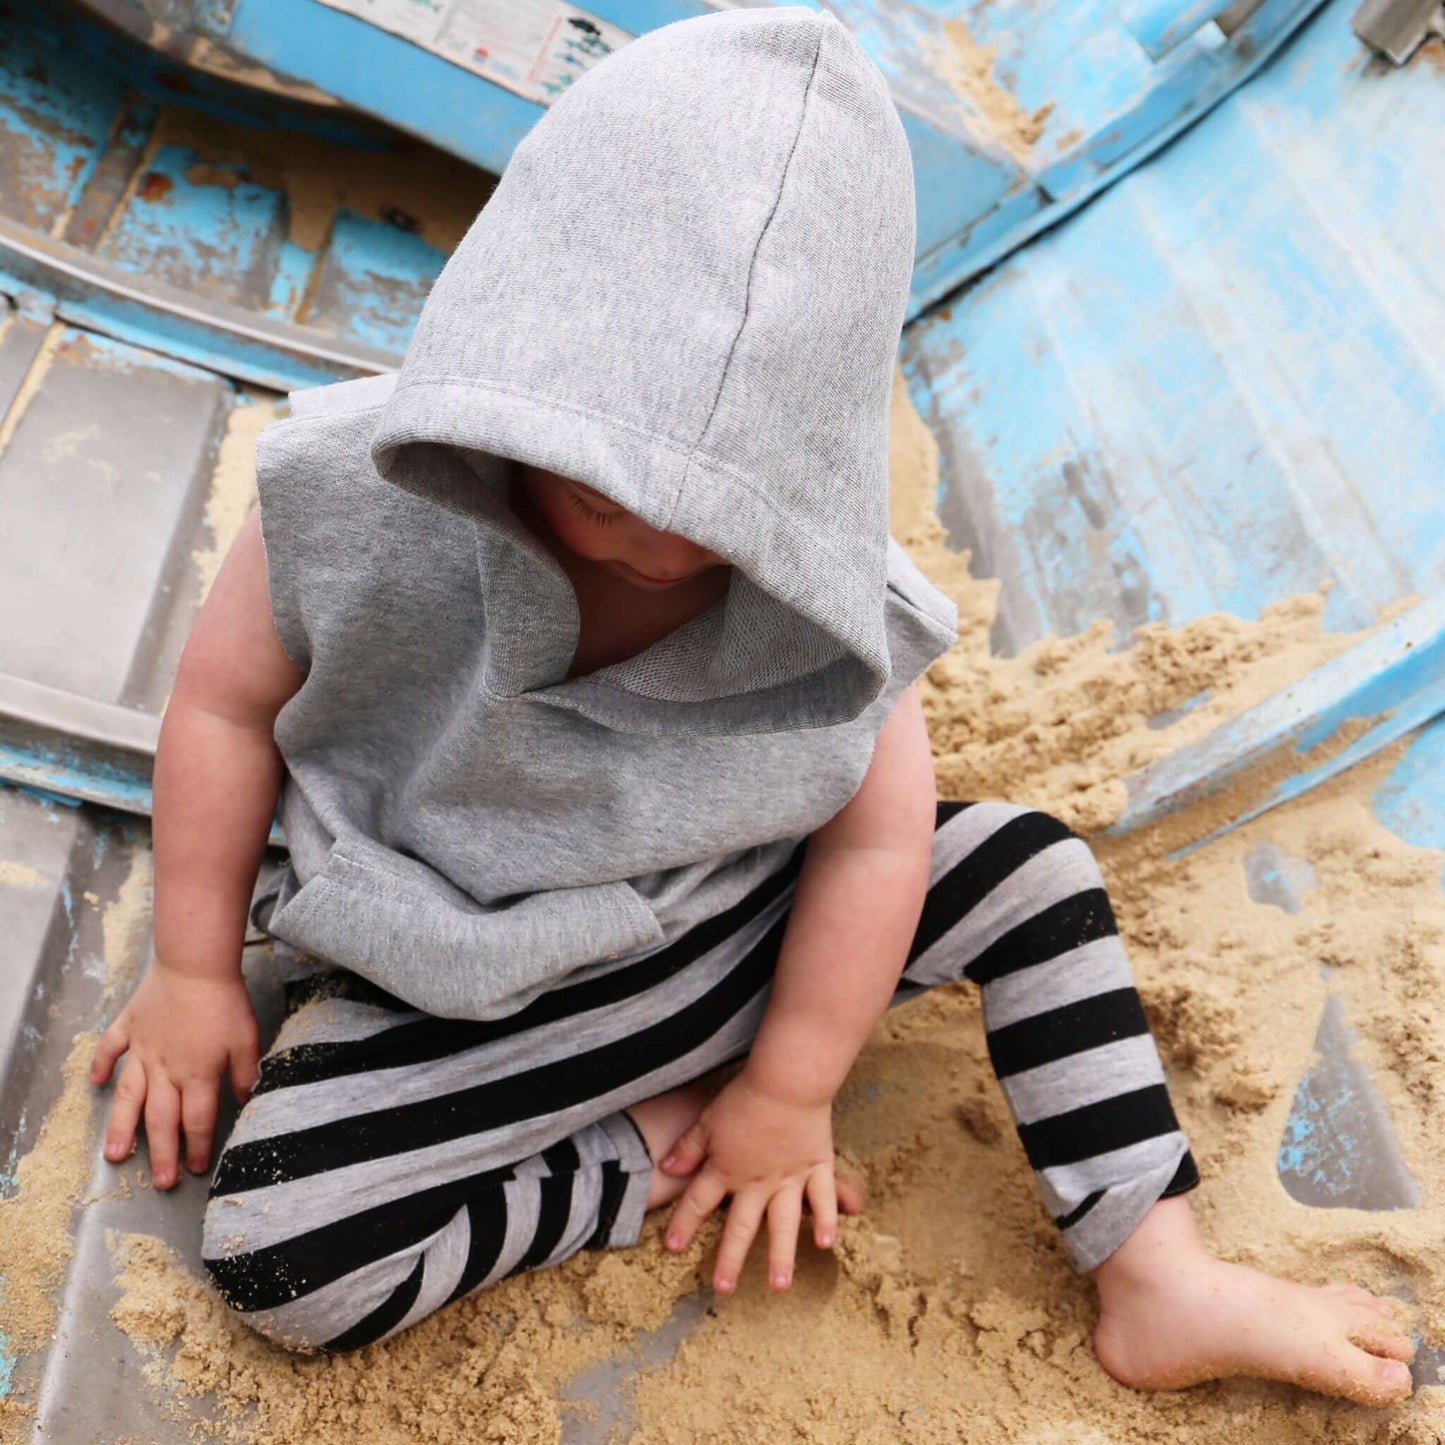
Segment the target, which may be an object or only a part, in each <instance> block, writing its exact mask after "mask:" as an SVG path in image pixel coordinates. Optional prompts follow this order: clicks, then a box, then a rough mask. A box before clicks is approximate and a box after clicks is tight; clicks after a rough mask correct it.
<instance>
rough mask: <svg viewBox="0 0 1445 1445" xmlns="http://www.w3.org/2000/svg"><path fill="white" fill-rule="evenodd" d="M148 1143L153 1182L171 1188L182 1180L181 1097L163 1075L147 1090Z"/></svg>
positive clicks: (153, 1080) (155, 1078) (151, 1082)
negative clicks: (178, 1179)
mask: <svg viewBox="0 0 1445 1445" xmlns="http://www.w3.org/2000/svg"><path fill="white" fill-rule="evenodd" d="M145 1112H146V1144H147V1145H148V1146H149V1148H150V1154H151V1183H153V1184H154V1185H155V1187H156V1188H157V1189H169V1188H170V1187H171V1186H172V1185H173V1184H174V1183H175V1182H176V1180H177V1178H178V1177H179V1174H180V1171H179V1169H178V1167H177V1163H176V1159H177V1156H178V1154H179V1152H180V1151H179V1148H178V1144H179V1140H178V1138H177V1136H178V1135H179V1133H180V1123H181V1096H180V1094H179V1093H177V1092H176V1086H175V1085H174V1084H173V1083H171V1081H170V1080H169V1079H167V1078H166V1077H165V1076H164V1075H161V1074H157V1075H156V1076H155V1077H153V1078H151V1079H150V1080H149V1087H148V1088H147V1090H146V1111H145Z"/></svg>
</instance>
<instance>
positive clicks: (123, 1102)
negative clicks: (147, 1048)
mask: <svg viewBox="0 0 1445 1445" xmlns="http://www.w3.org/2000/svg"><path fill="white" fill-rule="evenodd" d="M145 1101H146V1071H145V1070H144V1069H143V1068H142V1067H141V1065H140V1060H139V1059H136V1058H129V1059H127V1060H126V1061H125V1063H124V1064H122V1065H121V1070H120V1078H119V1079H117V1080H116V1085H115V1097H114V1098H113V1099H112V1100H111V1101H110V1117H109V1118H108V1119H107V1120H106V1125H105V1157H106V1158H107V1159H109V1160H110V1162H111V1163H112V1164H118V1163H120V1161H121V1160H122V1159H124V1158H125V1157H126V1156H127V1155H128V1154H129V1153H130V1151H131V1149H132V1148H133V1147H134V1145H135V1126H136V1125H137V1124H138V1123H139V1122H140V1111H141V1110H142V1109H143V1108H144V1107H145Z"/></svg>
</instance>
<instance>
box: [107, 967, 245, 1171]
mask: <svg viewBox="0 0 1445 1445" xmlns="http://www.w3.org/2000/svg"><path fill="white" fill-rule="evenodd" d="M259 1053H260V1049H259V1040H258V1037H257V1031H256V1016H255V1014H254V1013H253V1012H252V1010H251V1001H250V999H249V998H248V997H247V996H246V987H245V985H244V984H243V983H242V982H241V976H240V972H239V970H238V971H237V972H236V974H235V976H234V977H230V976H228V977H224V978H216V977H207V976H197V975H191V974H184V973H178V972H176V971H175V970H174V969H171V968H168V967H166V965H165V964H163V963H161V962H160V961H159V960H157V961H156V962H155V963H153V964H152V965H151V966H150V968H149V969H148V970H147V971H146V975H145V977H144V978H143V979H141V982H140V987H139V988H137V989H136V991H135V993H133V994H132V995H131V997H130V1000H129V1001H128V1002H127V1004H126V1006H125V1007H124V1008H123V1009H122V1010H121V1011H120V1015H119V1017H118V1018H117V1019H116V1020H115V1022H114V1023H113V1024H111V1026H110V1027H109V1028H108V1029H107V1030H106V1031H105V1033H103V1034H102V1035H101V1038H100V1043H99V1044H98V1045H97V1046H96V1050H95V1058H94V1059H93V1060H92V1062H91V1065H90V1078H91V1082H92V1083H94V1084H104V1083H105V1082H106V1081H107V1080H108V1079H109V1078H110V1075H111V1070H112V1069H113V1068H114V1067H115V1061H116V1060H117V1059H118V1058H119V1057H120V1056H121V1055H122V1054H127V1058H126V1061H125V1063H124V1064H123V1065H122V1066H121V1070H120V1080H119V1082H118V1083H117V1084H116V1089H115V1099H114V1101H113V1102H112V1104H111V1106H110V1119H109V1121H108V1123H107V1125H106V1130H105V1157H106V1158H107V1159H109V1160H111V1161H112V1162H119V1161H120V1160H122V1159H124V1158H125V1157H126V1155H128V1154H129V1153H130V1151H131V1149H132V1147H133V1145H134V1143H135V1131H136V1124H137V1122H138V1121H139V1120H140V1117H141V1112H142V1110H144V1112H145V1126H146V1139H147V1141H148V1142H149V1144H150V1155H151V1178H152V1180H153V1181H154V1183H155V1186H156V1188H157V1189H169V1188H171V1186H172V1185H174V1184H175V1183H176V1182H177V1180H178V1179H179V1177H180V1170H179V1168H178V1164H177V1160H178V1157H179V1153H180V1150H179V1139H178V1131H179V1130H182V1129H183V1130H184V1131H185V1136H186V1166H187V1168H189V1169H190V1170H191V1172H192V1173H195V1174H199V1173H201V1172H203V1171H204V1170H205V1169H206V1167H207V1165H208V1164H209V1163H210V1159H211V1140H212V1138H213V1137H214V1135H215V1132H216V1109H217V1103H218V1100H219V1097H220V1088H221V1078H222V1076H223V1075H224V1074H225V1073H226V1070H227V1069H228V1068H229V1069H230V1072H231V1088H232V1090H233V1091H234V1093H235V1095H236V1098H237V1101H238V1102H240V1101H244V1100H245V1098H246V1096H247V1095H248V1094H249V1093H250V1092H251V1086H252V1085H253V1084H254V1083H255V1082H256V1072H257V1063H258V1059H259Z"/></svg>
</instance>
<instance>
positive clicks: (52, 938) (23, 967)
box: [0, 789, 85, 1182]
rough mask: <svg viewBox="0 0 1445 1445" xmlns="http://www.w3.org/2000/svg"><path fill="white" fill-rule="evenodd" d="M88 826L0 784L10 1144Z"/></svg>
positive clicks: (2, 1112) (4, 1100)
mask: <svg viewBox="0 0 1445 1445" xmlns="http://www.w3.org/2000/svg"><path fill="white" fill-rule="evenodd" d="M83 831H85V830H84V828H83V826H82V818H81V815H80V813H79V812H78V811H77V810H75V809H70V808H60V807H58V806H57V805H55V804H53V803H52V804H46V803H44V802H42V801H40V800H39V799H37V798H32V797H27V796H26V795H25V794H23V793H18V792H14V791H12V790H10V789H0V1146H3V1147H5V1148H9V1147H10V1145H11V1141H12V1140H14V1139H15V1138H16V1136H17V1135H18V1133H19V1128H20V1122H21V1116H22V1114H23V1113H24V1112H25V1109H26V1104H27V1101H28V1099H29V1094H30V1089H29V1085H30V1083H31V1079H32V1076H33V1074H34V1068H35V1061H36V1056H37V1054H38V1052H39V1047H38V1046H39V1042H40V1040H41V1038H42V1036H43V1034H44V1033H45V1031H46V1029H45V1024H46V1020H45V1018H44V1012H43V1011H44V1006H45V995H46V993H47V991H48V990H47V989H46V988H45V987H44V985H43V983H42V981H41V978H40V974H41V972H42V969H41V964H40V960H41V959H43V958H45V957H46V956H47V954H48V953H50V952H51V951H53V949H52V946H53V945H54V944H56V943H58V942H59V939H60V937H61V935H62V934H63V933H64V932H65V931H66V923H67V915H68V912H69V910H70V909H71V907H73V904H74V901H75V892H74V880H73V879H72V877H71V865H72V862H73V855H74V853H75V851H76V843H77V841H78V839H79V838H80V836H81V834H82V832H83ZM37 1014H39V1015H40V1016H39V1017H37ZM10 1166H11V1161H10V1160H6V1161H5V1166H4V1169H3V1171H0V1174H3V1176H4V1180H8V1178H9V1175H10ZM0 1182H3V1181H0Z"/></svg>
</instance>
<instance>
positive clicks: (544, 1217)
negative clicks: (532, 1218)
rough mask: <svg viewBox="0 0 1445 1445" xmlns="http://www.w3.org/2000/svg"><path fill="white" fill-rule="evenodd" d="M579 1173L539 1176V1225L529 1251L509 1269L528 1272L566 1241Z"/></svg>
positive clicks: (515, 1271)
mask: <svg viewBox="0 0 1445 1445" xmlns="http://www.w3.org/2000/svg"><path fill="white" fill-rule="evenodd" d="M576 1178H577V1176H576V1174H574V1173H567V1174H553V1175H549V1176H548V1177H547V1178H545V1179H539V1180H538V1181H537V1183H538V1184H539V1185H540V1186H541V1197H540V1199H539V1200H538V1206H537V1228H536V1230H535V1232H534V1233H533V1235H532V1242H531V1244H529V1245H528V1246H527V1252H526V1253H525V1254H524V1255H523V1256H522V1257H521V1259H519V1260H518V1261H517V1263H516V1264H515V1265H514V1266H513V1267H512V1269H511V1270H510V1271H509V1276H510V1275H513V1274H525V1273H526V1272H527V1271H528V1270H529V1269H536V1268H537V1267H538V1265H542V1264H545V1263H546V1262H547V1259H548V1257H549V1256H550V1255H551V1253H552V1251H553V1250H554V1249H556V1248H557V1246H558V1245H559V1244H560V1243H561V1242H562V1234H563V1231H564V1230H565V1229H566V1228H567V1219H568V1216H569V1215H570V1214H571V1213H572V1185H573V1182H574V1181H575V1180H576Z"/></svg>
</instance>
